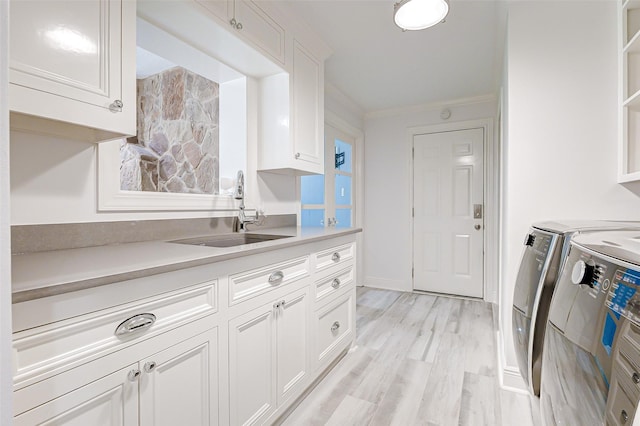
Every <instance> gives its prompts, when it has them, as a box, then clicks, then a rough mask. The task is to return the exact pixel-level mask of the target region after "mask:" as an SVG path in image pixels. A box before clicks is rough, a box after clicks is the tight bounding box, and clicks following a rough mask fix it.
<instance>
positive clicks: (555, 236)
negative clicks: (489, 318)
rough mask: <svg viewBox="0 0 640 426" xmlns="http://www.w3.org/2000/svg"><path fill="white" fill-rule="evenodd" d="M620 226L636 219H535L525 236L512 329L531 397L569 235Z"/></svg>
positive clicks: (628, 225)
mask: <svg viewBox="0 0 640 426" xmlns="http://www.w3.org/2000/svg"><path fill="white" fill-rule="evenodd" d="M623 229H640V222H619V221H593V220H592V221H575V220H573V221H547V222H538V223H534V224H533V225H532V226H531V228H530V230H529V232H528V233H527V235H526V236H525V240H524V250H523V252H522V258H521V261H520V269H519V271H518V276H517V279H516V283H515V288H514V294H513V311H512V330H513V341H514V344H515V349H516V357H517V360H518V367H519V368H520V373H521V375H522V377H523V379H524V380H525V382H526V384H527V386H528V388H529V392H530V393H531V395H533V396H534V397H537V396H539V395H540V367H541V363H542V350H543V347H544V330H545V325H546V323H547V315H548V312H549V304H550V303H551V297H552V295H553V291H554V288H555V285H556V280H557V278H558V276H559V273H560V272H561V271H560V268H561V265H562V261H563V260H564V257H565V255H566V252H567V250H568V248H569V243H570V241H571V239H572V237H574V236H576V235H579V234H581V233H585V232H594V231H601V230H623Z"/></svg>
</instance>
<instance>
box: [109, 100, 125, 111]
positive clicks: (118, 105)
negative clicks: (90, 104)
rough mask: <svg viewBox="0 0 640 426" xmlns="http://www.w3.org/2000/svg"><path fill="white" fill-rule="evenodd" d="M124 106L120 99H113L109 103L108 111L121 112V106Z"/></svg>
mask: <svg viewBox="0 0 640 426" xmlns="http://www.w3.org/2000/svg"><path fill="white" fill-rule="evenodd" d="M123 106H124V104H123V103H122V101H121V100H120V99H116V100H115V101H113V102H112V103H111V105H109V111H111V112H122V107H123Z"/></svg>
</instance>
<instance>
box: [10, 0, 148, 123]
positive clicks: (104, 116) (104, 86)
mask: <svg viewBox="0 0 640 426" xmlns="http://www.w3.org/2000/svg"><path fill="white" fill-rule="evenodd" d="M10 9H11V11H10V19H11V24H12V25H11V29H10V37H9V38H10V52H11V53H10V63H9V81H10V83H11V85H10V92H9V106H10V109H11V110H12V111H16V112H20V113H25V114H29V115H35V116H40V117H45V118H48V119H54V120H59V121H64V122H71V123H74V124H80V125H84V126H87V127H95V128H97V129H103V130H108V131H121V132H125V131H126V132H127V133H131V132H133V134H135V113H136V107H135V96H136V93H135V57H134V56H133V55H135V4H134V3H133V2H129V1H126V0H87V1H73V0H47V1H44V0H12V1H11V8H10ZM125 26H126V31H127V32H124V33H123V31H124V28H125ZM124 55H128V56H127V57H126V58H125V57H124ZM132 56H133V58H132ZM125 63H126V65H127V68H126V69H125V67H124V65H125ZM125 80H126V84H125V85H124V86H123V83H124V82H125ZM117 101H119V102H122V104H123V106H122V108H121V111H120V112H117V111H118V109H119V107H118V106H117ZM92 108H96V109H97V111H100V114H101V115H100V116H98V117H96V116H95V114H96V110H93V109H92ZM112 111H113V112H112Z"/></svg>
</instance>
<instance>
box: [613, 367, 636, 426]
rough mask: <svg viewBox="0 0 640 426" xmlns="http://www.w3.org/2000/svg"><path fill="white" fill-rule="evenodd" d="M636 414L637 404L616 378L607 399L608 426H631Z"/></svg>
mask: <svg viewBox="0 0 640 426" xmlns="http://www.w3.org/2000/svg"><path fill="white" fill-rule="evenodd" d="M635 412H636V407H635V404H634V403H633V402H632V400H631V398H630V396H629V395H628V393H627V390H626V389H625V388H624V387H623V386H621V383H620V380H618V378H614V380H613V383H612V385H611V389H610V390H609V397H608V399H607V420H608V421H607V424H611V425H631V424H633V417H634V414H635Z"/></svg>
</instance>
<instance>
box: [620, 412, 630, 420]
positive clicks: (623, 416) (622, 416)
mask: <svg viewBox="0 0 640 426" xmlns="http://www.w3.org/2000/svg"><path fill="white" fill-rule="evenodd" d="M620 419H621V420H622V423H626V422H627V420H629V415H628V414H627V412H626V411H625V410H622V413H620Z"/></svg>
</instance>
